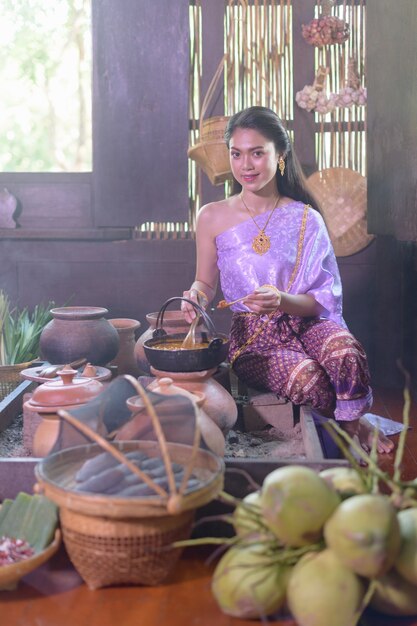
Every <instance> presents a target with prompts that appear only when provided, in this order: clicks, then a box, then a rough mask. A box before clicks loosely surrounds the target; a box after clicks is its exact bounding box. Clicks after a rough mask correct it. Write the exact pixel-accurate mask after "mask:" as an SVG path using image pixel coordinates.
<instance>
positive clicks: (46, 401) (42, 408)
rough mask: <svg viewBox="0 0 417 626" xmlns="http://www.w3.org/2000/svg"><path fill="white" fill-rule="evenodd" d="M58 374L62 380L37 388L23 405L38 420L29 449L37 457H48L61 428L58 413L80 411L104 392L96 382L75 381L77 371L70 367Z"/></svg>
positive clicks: (83, 379) (88, 380)
mask: <svg viewBox="0 0 417 626" xmlns="http://www.w3.org/2000/svg"><path fill="white" fill-rule="evenodd" d="M58 374H59V376H60V378H61V380H55V381H51V382H47V383H43V384H42V385H39V387H37V388H36V389H35V391H34V392H33V394H32V397H31V398H30V399H29V400H27V401H26V402H25V403H24V409H26V410H28V411H32V412H34V413H36V414H38V415H40V417H41V421H40V423H39V425H38V427H37V429H36V432H35V435H34V438H33V445H32V451H33V455H34V456H36V457H44V456H46V455H48V454H49V453H50V452H51V450H52V448H53V447H54V445H55V443H56V440H57V437H58V434H59V425H60V417H59V415H58V411H59V409H66V410H70V409H73V408H76V407H79V406H80V405H82V404H85V403H86V402H88V401H89V400H92V399H93V398H95V397H96V396H98V394H99V393H101V391H102V389H103V385H102V384H101V383H100V382H99V381H98V380H92V379H91V378H83V377H79V378H74V376H75V375H76V374H77V370H74V369H72V368H71V367H68V366H65V367H63V368H62V369H61V370H59V372H58Z"/></svg>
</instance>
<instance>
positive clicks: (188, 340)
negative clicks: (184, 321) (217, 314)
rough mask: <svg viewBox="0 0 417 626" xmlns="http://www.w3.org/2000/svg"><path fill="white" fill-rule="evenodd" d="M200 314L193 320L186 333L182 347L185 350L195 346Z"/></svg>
mask: <svg viewBox="0 0 417 626" xmlns="http://www.w3.org/2000/svg"><path fill="white" fill-rule="evenodd" d="M199 319H200V316H199V315H198V314H197V315H196V316H195V318H194V319H193V321H192V322H191V325H190V328H189V329H188V333H187V334H186V336H185V338H184V341H183V342H182V345H181V348H182V349H183V350H192V349H193V348H194V347H195V344H196V340H195V329H196V328H197V325H198V322H199Z"/></svg>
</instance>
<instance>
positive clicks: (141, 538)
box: [35, 377, 224, 589]
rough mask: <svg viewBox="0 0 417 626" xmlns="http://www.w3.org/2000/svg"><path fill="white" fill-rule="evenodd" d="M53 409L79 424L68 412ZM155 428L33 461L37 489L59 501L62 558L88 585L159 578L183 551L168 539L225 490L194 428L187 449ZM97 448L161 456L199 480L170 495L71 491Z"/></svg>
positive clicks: (186, 530)
mask: <svg viewBox="0 0 417 626" xmlns="http://www.w3.org/2000/svg"><path fill="white" fill-rule="evenodd" d="M127 378H131V377H127ZM135 383H136V385H137V386H138V385H139V383H137V381H135ZM59 414H60V416H61V417H63V418H64V419H66V420H67V421H70V422H71V423H73V424H74V425H75V424H77V425H78V427H79V426H80V424H81V423H80V422H78V420H77V419H76V418H75V417H73V416H71V415H70V414H69V413H66V412H65V411H60V412H59ZM83 428H84V426H83ZM155 431H156V433H157V436H158V441H120V442H114V443H111V444H110V443H109V442H108V441H107V440H105V439H102V438H101V437H100V435H97V434H96V433H93V436H92V438H93V439H95V440H96V441H97V442H98V443H95V444H86V445H81V446H77V447H74V448H67V449H65V450H61V451H60V452H56V453H54V454H51V455H50V456H48V457H46V458H45V459H43V460H42V461H41V462H40V463H39V464H38V465H37V466H36V469H35V473H36V477H37V481H38V483H37V487H36V488H37V490H39V491H41V492H42V493H44V494H45V495H46V496H47V497H48V498H50V499H51V500H52V501H53V502H55V503H56V504H57V505H58V507H59V512H60V521H61V527H62V535H63V540H64V543H65V546H66V549H67V553H68V556H69V558H70V559H71V561H72V563H73V565H74V567H75V568H76V570H77V571H78V572H79V574H80V576H81V577H82V578H83V580H84V581H85V582H86V584H87V585H88V587H89V588H90V589H97V588H100V587H105V586H110V585H120V584H141V585H157V584H159V583H161V582H162V581H163V580H164V579H165V578H166V577H167V576H168V575H169V574H170V573H171V571H172V570H173V568H174V566H175V564H176V562H177V560H178V558H179V557H180V555H181V549H179V548H174V547H172V545H171V544H172V543H173V542H175V541H179V540H184V539H187V538H189V537H190V535H191V530H192V525H193V520H194V513H195V510H196V509H197V508H198V507H199V506H202V505H203V504H206V503H208V502H210V501H211V500H213V499H214V498H216V496H217V495H218V494H219V493H220V491H221V490H222V488H223V479H224V461H223V459H221V458H219V457H217V456H216V455H214V454H213V453H212V452H210V451H207V450H203V449H201V448H200V447H199V443H200V433H199V432H197V436H196V438H195V441H194V444H193V445H192V446H190V445H185V444H177V443H170V442H166V441H165V440H164V436H163V433H161V429H160V428H158V427H157V428H155ZM103 448H104V449H105V450H106V451H108V452H110V453H111V454H112V455H113V456H115V457H116V458H117V459H118V460H120V461H121V462H124V463H125V464H126V465H128V466H129V467H130V465H132V464H131V463H130V462H129V460H128V459H126V457H125V453H127V452H131V451H133V450H139V451H143V452H146V455H147V456H149V457H162V459H163V460H164V463H165V465H166V467H167V469H169V467H170V466H171V465H172V463H178V464H180V465H182V466H183V467H184V469H185V479H186V478H187V476H190V475H191V473H192V474H193V476H194V477H196V478H197V480H198V485H197V487H195V488H192V489H191V488H188V489H187V487H186V485H187V481H186V480H185V482H183V483H182V484H181V486H180V488H179V489H178V490H177V491H176V492H175V489H173V488H170V490H169V493H163V494H162V495H161V494H160V493H155V495H151V496H142V497H121V496H117V495H115V494H114V495H113V494H112V495H105V494H92V493H87V492H80V491H76V490H75V484H76V479H75V476H76V473H77V471H78V470H79V469H80V467H81V466H82V465H83V464H84V462H85V461H86V460H88V459H90V458H92V457H94V456H95V455H97V454H98V453H100V452H102V451H103ZM167 463H168V464H169V465H168V466H167ZM137 471H138V470H137V469H136V472H137ZM136 472H135V473H136ZM167 474H168V475H169V471H168V472H167ZM171 476H172V474H171ZM174 484H175V481H174ZM183 485H184V487H183Z"/></svg>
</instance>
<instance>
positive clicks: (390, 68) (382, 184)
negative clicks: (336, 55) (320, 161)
mask: <svg viewBox="0 0 417 626" xmlns="http://www.w3.org/2000/svg"><path fill="white" fill-rule="evenodd" d="M416 32H417V2H416V1H415V0H401V2H393V1H392V0H367V85H368V134H367V142H368V150H367V152H368V224H369V231H370V232H371V233H376V234H379V235H394V236H395V237H397V239H400V240H404V241H416V240H417V107H416V102H417V72H416V67H417V37H416Z"/></svg>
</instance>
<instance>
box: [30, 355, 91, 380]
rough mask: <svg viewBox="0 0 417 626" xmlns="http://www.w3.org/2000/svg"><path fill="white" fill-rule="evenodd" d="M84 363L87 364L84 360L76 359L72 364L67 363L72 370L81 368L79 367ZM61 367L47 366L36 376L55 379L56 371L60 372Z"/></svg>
mask: <svg viewBox="0 0 417 626" xmlns="http://www.w3.org/2000/svg"><path fill="white" fill-rule="evenodd" d="M85 363H87V359H85V358H83V359H77V360H76V361H72V363H69V366H70V367H72V368H73V369H78V368H79V367H81V365H84V364H85ZM61 367H63V366H62V365H48V366H47V367H45V368H44V369H43V370H41V371H40V372H39V374H38V376H41V377H42V378H55V375H56V373H57V371H58V370H60V369H61Z"/></svg>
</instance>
